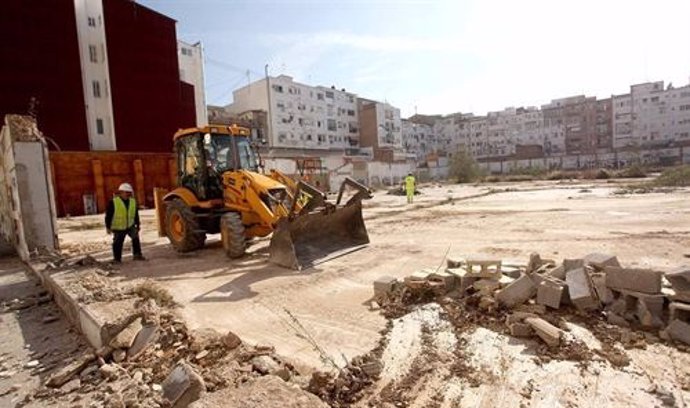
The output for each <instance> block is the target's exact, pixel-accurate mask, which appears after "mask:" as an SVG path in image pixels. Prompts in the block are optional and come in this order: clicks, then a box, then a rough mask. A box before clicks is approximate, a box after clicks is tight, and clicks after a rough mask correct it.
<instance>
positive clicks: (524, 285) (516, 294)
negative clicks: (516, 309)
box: [496, 275, 537, 307]
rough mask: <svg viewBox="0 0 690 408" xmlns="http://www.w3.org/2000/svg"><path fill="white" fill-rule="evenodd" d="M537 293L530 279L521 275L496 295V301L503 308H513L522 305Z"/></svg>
mask: <svg viewBox="0 0 690 408" xmlns="http://www.w3.org/2000/svg"><path fill="white" fill-rule="evenodd" d="M536 293H537V288H536V286H535V285H534V282H532V279H531V278H530V277H529V276H527V275H522V276H521V277H520V278H519V279H516V280H515V282H513V283H511V284H510V285H508V286H506V287H505V288H503V289H501V290H500V291H499V292H498V293H497V294H496V300H498V302H499V303H500V304H502V305H504V306H507V307H513V306H515V305H519V304H520V303H524V302H526V301H527V300H529V298H531V297H532V296H534V295H535V294H536Z"/></svg>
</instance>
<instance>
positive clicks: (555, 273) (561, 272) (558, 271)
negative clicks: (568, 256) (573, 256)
mask: <svg viewBox="0 0 690 408" xmlns="http://www.w3.org/2000/svg"><path fill="white" fill-rule="evenodd" d="M548 273H549V275H551V276H552V277H554V278H556V279H560V280H565V268H564V267H563V265H559V266H556V267H555V268H553V269H550V270H549V272H548Z"/></svg>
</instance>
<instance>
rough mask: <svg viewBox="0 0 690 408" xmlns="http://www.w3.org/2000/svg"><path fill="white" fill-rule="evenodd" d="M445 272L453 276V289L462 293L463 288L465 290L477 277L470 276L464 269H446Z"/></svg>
mask: <svg viewBox="0 0 690 408" xmlns="http://www.w3.org/2000/svg"><path fill="white" fill-rule="evenodd" d="M446 272H448V273H449V274H451V275H453V276H454V277H455V289H456V290H458V291H460V292H462V293H464V292H465V290H467V288H469V287H470V286H472V285H473V284H474V282H476V281H477V279H479V278H475V277H473V276H470V274H469V272H467V271H466V270H465V269H460V268H456V269H447V270H446Z"/></svg>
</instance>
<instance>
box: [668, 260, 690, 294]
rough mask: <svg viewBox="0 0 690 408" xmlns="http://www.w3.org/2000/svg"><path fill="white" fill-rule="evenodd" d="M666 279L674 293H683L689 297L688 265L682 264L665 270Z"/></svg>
mask: <svg viewBox="0 0 690 408" xmlns="http://www.w3.org/2000/svg"><path fill="white" fill-rule="evenodd" d="M665 276H666V279H667V280H668V281H669V282H670V283H671V286H672V287H673V290H674V291H675V292H676V295H681V294H685V295H687V297H690V267H688V266H683V267H680V268H677V269H675V270H673V271H670V272H666V274H665Z"/></svg>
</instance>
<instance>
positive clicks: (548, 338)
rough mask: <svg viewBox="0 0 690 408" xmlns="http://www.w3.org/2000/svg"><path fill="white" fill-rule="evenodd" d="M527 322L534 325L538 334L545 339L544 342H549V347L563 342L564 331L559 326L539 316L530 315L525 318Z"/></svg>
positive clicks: (533, 327)
mask: <svg viewBox="0 0 690 408" xmlns="http://www.w3.org/2000/svg"><path fill="white" fill-rule="evenodd" d="M525 323H527V324H528V325H530V326H532V329H534V332H535V333H536V334H537V336H539V338H541V339H542V340H544V343H546V344H548V345H549V347H555V346H558V345H559V344H561V337H562V336H563V331H562V330H561V329H559V328H558V327H556V326H554V325H552V324H551V323H549V322H547V321H546V320H544V319H542V318H539V317H528V318H526V319H525Z"/></svg>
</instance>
